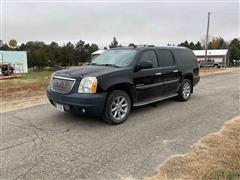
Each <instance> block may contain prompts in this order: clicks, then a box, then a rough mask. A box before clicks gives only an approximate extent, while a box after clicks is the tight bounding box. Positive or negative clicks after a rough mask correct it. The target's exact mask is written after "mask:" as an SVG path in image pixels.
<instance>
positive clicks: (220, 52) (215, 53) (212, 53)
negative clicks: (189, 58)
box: [193, 49, 229, 66]
mask: <svg viewBox="0 0 240 180" xmlns="http://www.w3.org/2000/svg"><path fill="white" fill-rule="evenodd" d="M193 53H194V54H195V56H196V57H197V60H198V62H200V61H204V60H205V50H194V51H193ZM207 60H214V61H215V62H222V63H223V64H224V65H225V66H226V65H228V64H229V61H228V49H211V50H207Z"/></svg>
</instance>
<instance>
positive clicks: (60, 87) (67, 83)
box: [51, 76, 76, 94]
mask: <svg viewBox="0 0 240 180" xmlns="http://www.w3.org/2000/svg"><path fill="white" fill-rule="evenodd" d="M75 81H76V79H72V78H65V77H59V76H53V78H52V82H51V89H52V90H53V91H55V92H58V93H62V94H67V93H69V92H70V91H71V90H72V88H73V86H74V84H75Z"/></svg>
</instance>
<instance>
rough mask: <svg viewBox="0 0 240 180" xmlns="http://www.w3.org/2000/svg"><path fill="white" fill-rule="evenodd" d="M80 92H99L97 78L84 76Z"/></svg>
mask: <svg viewBox="0 0 240 180" xmlns="http://www.w3.org/2000/svg"><path fill="white" fill-rule="evenodd" d="M78 92H79V93H96V92H97V78H96V77H84V78H83V79H82V80H81V82H80V85H79V87H78Z"/></svg>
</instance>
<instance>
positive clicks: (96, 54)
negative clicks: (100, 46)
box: [91, 50, 106, 59]
mask: <svg viewBox="0 0 240 180" xmlns="http://www.w3.org/2000/svg"><path fill="white" fill-rule="evenodd" d="M105 51H106V50H97V51H95V52H93V53H92V54H91V59H94V58H96V57H97V56H99V55H100V54H102V53H103V52H105Z"/></svg>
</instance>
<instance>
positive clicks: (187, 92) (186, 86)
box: [182, 82, 191, 99]
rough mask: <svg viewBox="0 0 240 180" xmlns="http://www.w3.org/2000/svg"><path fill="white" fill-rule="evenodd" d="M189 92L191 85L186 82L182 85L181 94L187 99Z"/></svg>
mask: <svg viewBox="0 0 240 180" xmlns="http://www.w3.org/2000/svg"><path fill="white" fill-rule="evenodd" d="M190 94H191V86H190V84H189V83H188V82H186V83H185V84H184V85H183V91H182V95H183V98H184V99H187V98H188V97H189V96H190Z"/></svg>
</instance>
